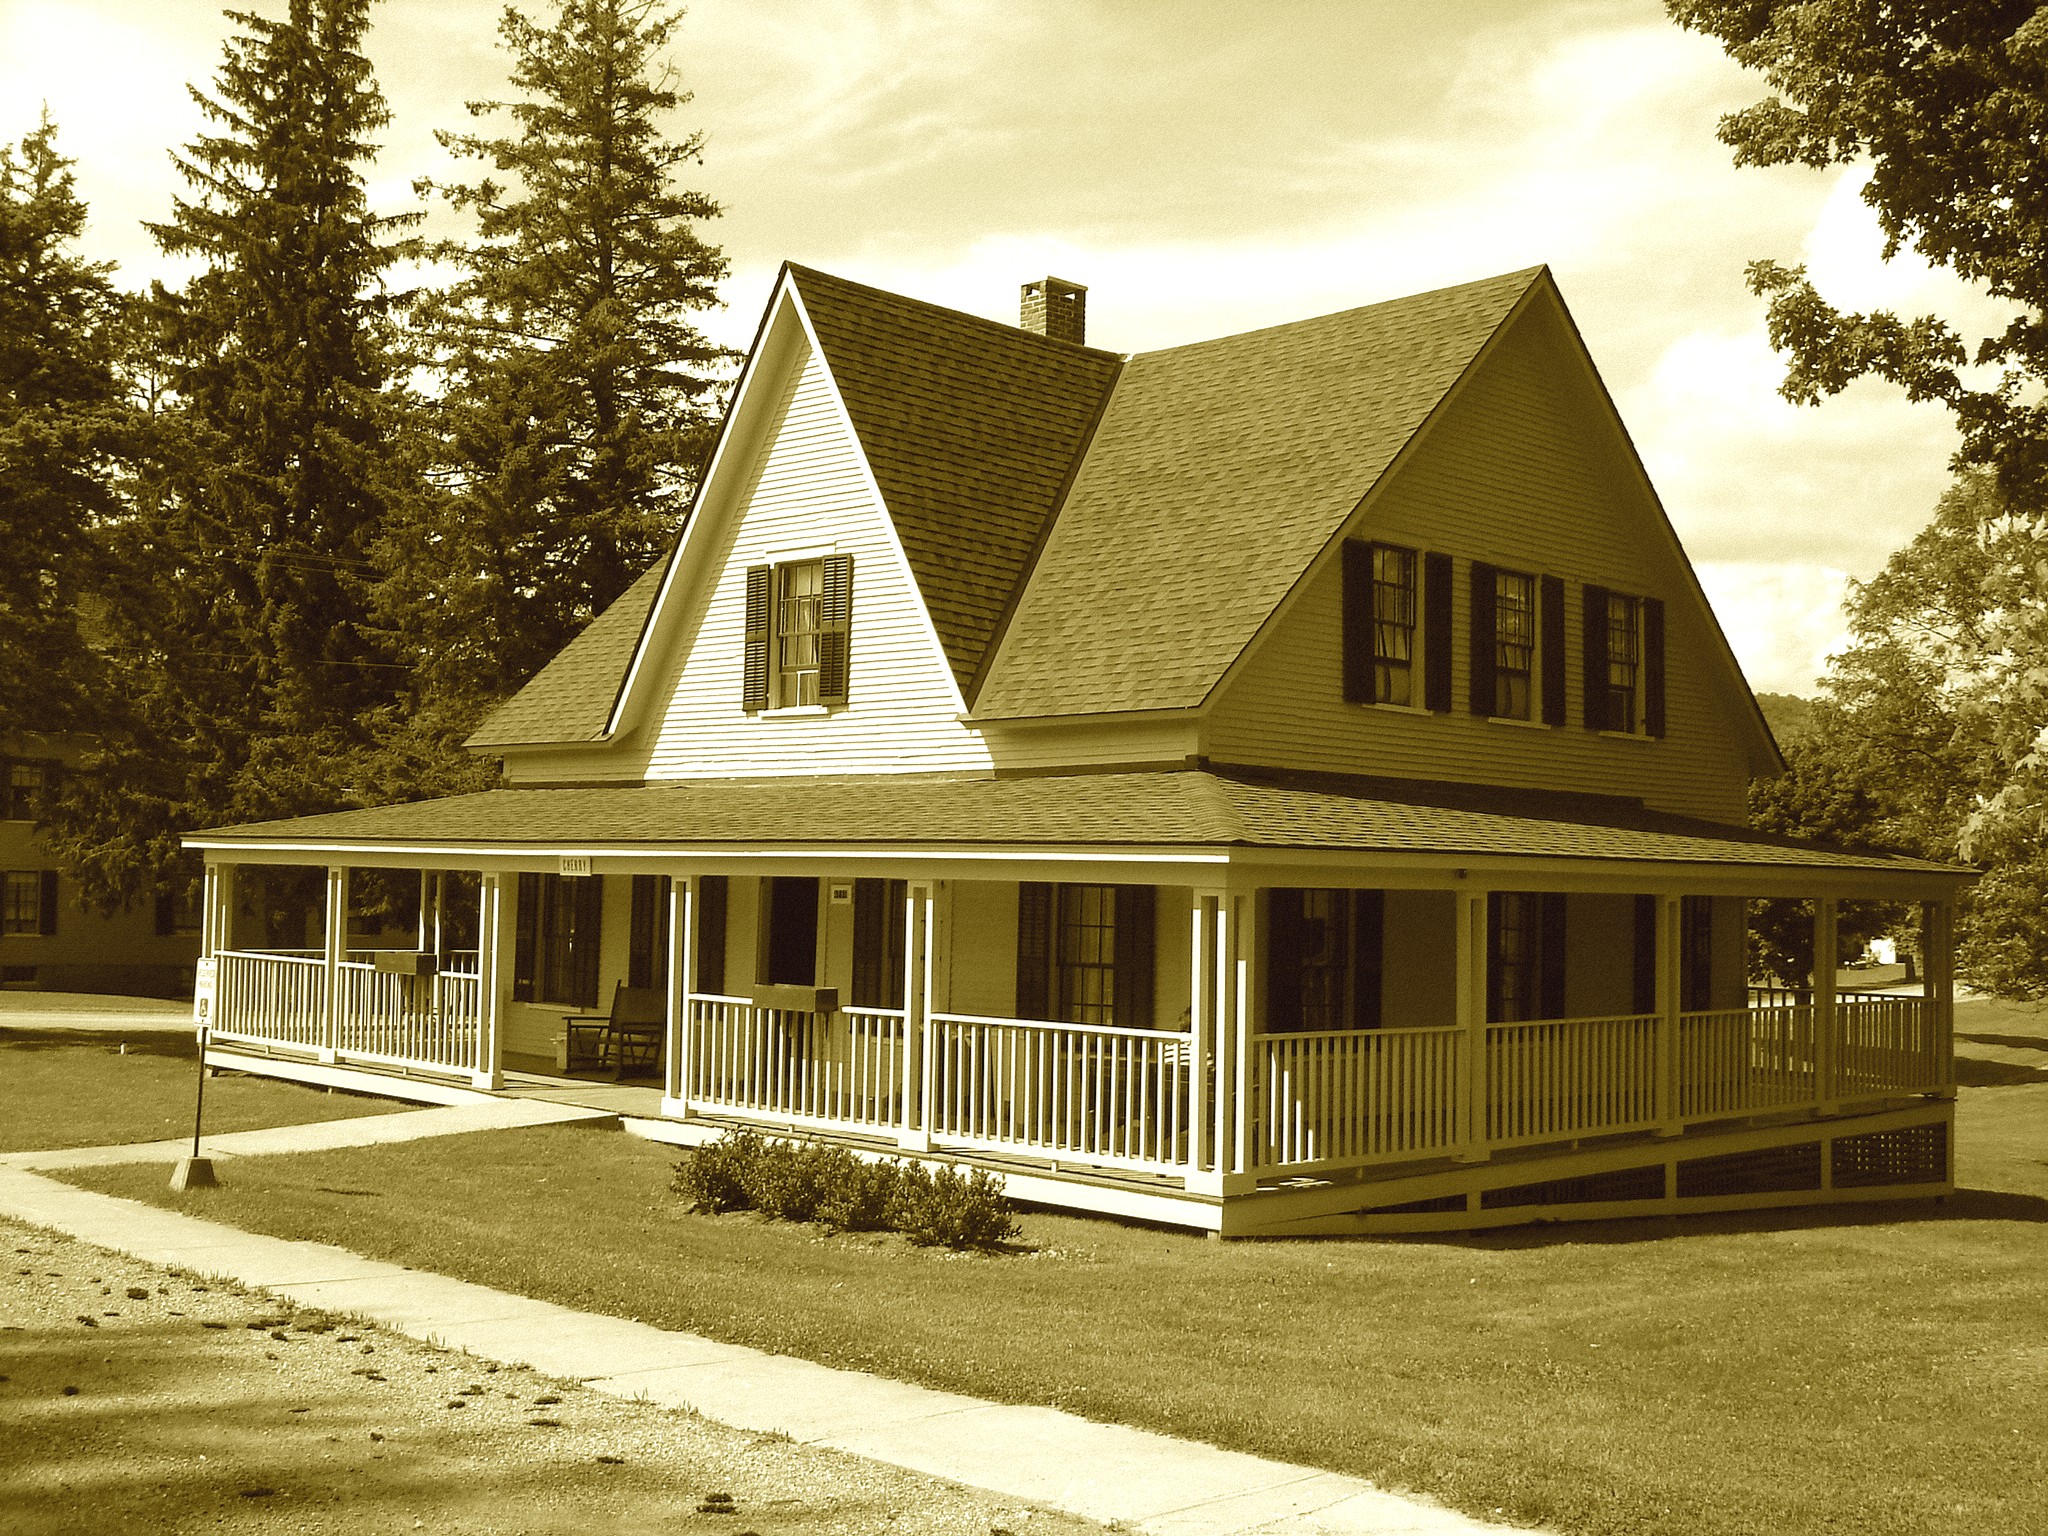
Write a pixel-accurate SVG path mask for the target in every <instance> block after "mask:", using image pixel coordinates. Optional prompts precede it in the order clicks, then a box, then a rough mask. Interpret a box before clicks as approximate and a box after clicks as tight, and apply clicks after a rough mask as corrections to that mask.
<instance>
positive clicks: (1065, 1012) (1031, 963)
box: [1017, 881, 1157, 1029]
mask: <svg viewBox="0 0 2048 1536" xmlns="http://www.w3.org/2000/svg"><path fill="white" fill-rule="evenodd" d="M1155 897H1156V893H1155V892H1154V890H1153V888H1152V887H1151V886H1149V885H1048V884H1041V883H1038V882H1035V881H1032V882H1026V883H1024V884H1022V885H1020V886H1019V887H1018V888H1017V1016H1018V1017H1019V1018H1025V1019H1051V1020H1056V1021H1058V1022H1060V1023H1063V1024H1114V1025H1121V1026H1124V1027H1126V1028H1137V1029H1150V1028H1151V1027H1152V1012H1153V1010H1152V973H1153V939H1154V933H1155V930H1156V927H1157V907H1156V904H1155Z"/></svg>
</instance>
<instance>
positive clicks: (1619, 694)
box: [1607, 592, 1641, 731]
mask: <svg viewBox="0 0 2048 1536" xmlns="http://www.w3.org/2000/svg"><path fill="white" fill-rule="evenodd" d="M1639 612H1640V604H1639V602H1638V600H1637V599H1635V598H1633V597H1624V596H1622V595H1621V594H1620V593H1618V592H1615V593H1610V594H1609V595H1608V598H1607V720H1608V725H1609V727H1610V728H1611V729H1613V730H1617V731H1633V730H1634V729H1635V728H1636V662H1637V658H1638V656H1639V655H1640V654H1641V651H1640V647H1639V645H1638V638H1637V623H1636V616H1637V614H1638V613H1639Z"/></svg>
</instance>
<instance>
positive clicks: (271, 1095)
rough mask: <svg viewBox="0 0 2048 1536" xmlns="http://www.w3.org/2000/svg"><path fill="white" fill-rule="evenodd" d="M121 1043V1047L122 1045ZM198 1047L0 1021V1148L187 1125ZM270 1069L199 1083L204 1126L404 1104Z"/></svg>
mask: <svg viewBox="0 0 2048 1536" xmlns="http://www.w3.org/2000/svg"><path fill="white" fill-rule="evenodd" d="M124 1045H125V1047H126V1052H127V1053H126V1054H125V1055H124V1054H122V1048H123V1046H124ZM198 1073H199V1048H198V1046H197V1045H196V1044H195V1043H194V1042H193V1039H192V1037H191V1035H190V1034H188V1033H184V1032H166V1031H163V1030H144V1031H137V1032H136V1033H134V1034H132V1035H128V1036H126V1037H123V1036H121V1035H119V1034H116V1033H113V1032H110V1031H104V1030H67V1029H61V1028H52V1029H41V1028H38V1029H7V1028H0V1152H29V1151H44V1150H48V1149H54V1148H60V1147H100V1146H112V1145H116V1144H121V1143H126V1142H134V1141H160V1140H163V1139H165V1138H167V1137H172V1136H190V1135H191V1134H192V1106H193V1099H194V1097H195V1093H196V1090H197V1088H198ZM411 1107H412V1106H410V1105H406V1104H394V1103H392V1102H391V1101H390V1100H388V1099H366V1098H358V1097H356V1096H354V1095H351V1094H345V1093H333V1094H330V1093H324V1092H322V1091H321V1090H319V1089H317V1088H305V1087H301V1086H300V1085H298V1084H296V1083H281V1082H277V1081H275V1080H273V1079H268V1078H256V1077H237V1076H227V1077H219V1078H214V1079H211V1080H210V1081H208V1083H207V1085H206V1125H205V1129H206V1131H207V1133H208V1134H212V1133H215V1132H219V1131H251V1130H259V1129H263V1128H265V1127H269V1126H274V1125H300V1124H305V1123H307V1122H309V1121H314V1120H348V1119H353V1118H355V1117H356V1116H358V1115H384V1114H390V1113H391V1112H392V1111H393V1110H400V1109H409V1108H411Z"/></svg>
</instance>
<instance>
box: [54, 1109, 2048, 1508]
mask: <svg viewBox="0 0 2048 1536" xmlns="http://www.w3.org/2000/svg"><path fill="white" fill-rule="evenodd" d="M2044 1117H2048V1086H2028V1087H2015V1088H2003V1089H1983V1090H1971V1091H1969V1092H1967V1093H1966V1094H1965V1097H1964V1103H1963V1106H1962V1114H1961V1125H1962V1135H1961V1146H1962V1155H1963V1158H1964V1159H1965V1161H1964V1164H1963V1167H1962V1178H1963V1182H1964V1183H1965V1184H1966V1185H1969V1186H1971V1187H1970V1188H1969V1189H1968V1190H1967V1191H1966V1192H1965V1193H1963V1194H1960V1195H1958V1196H1957V1197H1956V1198H1955V1199H1953V1200H1951V1201H1949V1202H1947V1204H1946V1205H1944V1206H1935V1205H1932V1204H1915V1205H1913V1206H1898V1207H1882V1208H1880V1207H1866V1208H1862V1209H1856V1210H1848V1211H1841V1210H1838V1211H1835V1212H1832V1213H1804V1214H1801V1213H1790V1214H1787V1213H1778V1214H1770V1215H1756V1216H1747V1217H1725V1218H1692V1219H1685V1220H1673V1221H1641V1222H1630V1223H1612V1224H1586V1225H1576V1226H1570V1227H1559V1228H1550V1229H1523V1230H1520V1231H1514V1232H1507V1233H1500V1234H1494V1235H1489V1236H1483V1237H1476V1238H1466V1239H1455V1240H1442V1239H1429V1240H1421V1239H1407V1240H1398V1241H1360V1242H1339V1241H1329V1240H1324V1241H1314V1242H1289V1243H1258V1244H1219V1243H1211V1242H1204V1241H1202V1240H1200V1239H1198V1238H1193V1237H1188V1236H1182V1235H1177V1234H1171V1233H1162V1232H1156V1231H1148V1230H1142V1229H1138V1228H1132V1227H1123V1226H1118V1225H1114V1224H1111V1223H1108V1222H1100V1221H1086V1220H1081V1219H1078V1218H1068V1217H1060V1216H1052V1215H1031V1216H1027V1217H1026V1219H1025V1222H1024V1229H1023V1239H1022V1240H1023V1245H1024V1251H1023V1252H1022V1253H1020V1254H1014V1255H1009V1256H996V1257H988V1256H955V1255H943V1256H942V1255H936V1254H933V1253H931V1252H928V1251H922V1250H915V1249H912V1248H910V1247H909V1246H908V1245H906V1244H904V1243H903V1242H902V1241H901V1240H900V1239H897V1238H890V1237H877V1236H840V1237H826V1236H824V1235H822V1234H821V1233H819V1232H818V1231H817V1230H816V1229H807V1228H792V1227H789V1226H786V1225H782V1224H774V1223H767V1222H762V1221H759V1220H756V1219H753V1218H748V1217H709V1216H693V1215H689V1214H686V1213H685V1212H684V1211H683V1210H682V1209H681V1207H680V1203H679V1202H678V1201H677V1200H676V1199H675V1198H674V1197H673V1196H671V1195H669V1194H668V1193H667V1190H666V1185H667V1183H668V1179H669V1174H670V1168H671V1164H672V1162H673V1160H674V1154H673V1153H672V1152H671V1151H670V1150H669V1149H666V1148H662V1147H658V1146H654V1145H650V1144H648V1143H645V1142H640V1141H636V1140H633V1139H631V1138H627V1137H623V1136H619V1135H616V1134H608V1133H605V1132H602V1131H595V1130H590V1129H587V1128H581V1127H575V1126H567V1127H548V1128H540V1129H535V1130H531V1131H519V1132H502V1133H490V1134H481V1135H473V1136H462V1137H450V1138H446V1139H442V1140H438V1141H434V1142H430V1143H420V1144H416V1145H411V1146H403V1147H390V1148H365V1149H360V1150H350V1151H339V1152H330V1153H320V1154H309V1155H305V1156H297V1157H279V1158H268V1159H263V1160H261V1161H250V1162H244V1163H238V1164H237V1165H236V1168H235V1170H234V1177H233V1179H232V1180H231V1183H230V1187H228V1188H225V1189H222V1190H218V1191H211V1192H206V1193H204V1194H203V1195H202V1196H198V1197H186V1198H185V1199H183V1200H181V1199H180V1198H179V1197H176V1196H172V1195H170V1194H169V1193H168V1192H167V1191H166V1190H165V1189H164V1188H163V1183H162V1179H161V1177H160V1175H159V1174H158V1173H157V1172H156V1171H155V1170H148V1171H137V1170H131V1169H106V1170H95V1171H89V1172H80V1173H77V1174H74V1175H69V1177H71V1178H72V1179H73V1181H74V1182H76V1183H79V1184H82V1185H86V1186H88V1187H91V1188H95V1189H101V1190H105V1191H108V1192H111V1193H116V1194H123V1195H130V1196H135V1197H138V1198H142V1199H147V1200H151V1201H154V1202H156V1203H158V1204H163V1205H172V1206H178V1207H180V1208H183V1209H189V1210H193V1211H195V1212H203V1213H204V1214H207V1215H210V1216H213V1217H215V1218H217V1219H220V1220H224V1221H229V1222H233V1223H235V1224H236V1225H239V1226H244V1227H248V1228H250V1229H252V1230H257V1231H263V1232H269V1233H274V1234H278V1235H283V1236H292V1237H306V1238H315V1239H318V1240H321V1241H324V1242H331V1243H338V1244H341V1245H343V1246H346V1247H350V1248H355V1249H357V1250H359V1251H363V1252H367V1253H373V1254H376V1255H378V1256H379V1257H382V1258H386V1259H391V1260H395V1261H397V1262H399V1263H404V1264H410V1265H414V1266H417V1267H421V1268H427V1269H433V1270H438V1271H441V1272H443V1273H447V1274H454V1275H459V1276H461V1277H463V1278H465V1279H469V1280H475V1281H480V1282H482V1283H485V1284H489V1285H495V1286H500V1287H502V1288H505V1289H507V1290H512V1291H518V1292H522V1293H525V1294H528V1295H534V1296H541V1297H545V1298H547V1299H550V1300H553V1301H557V1302H561V1303H564V1304H567V1305H569V1306H574V1307H579V1308H584V1309H588V1310H592V1311H600V1312H610V1313H614V1314H618V1315H621V1316H628V1317H634V1318H639V1319H641V1320H643V1321H647V1322H652V1323H657V1324H659V1325H661V1326H663V1327H669V1328H679V1329H689V1330H693V1331H697V1332H701V1333H705V1334H709V1335H711V1336H713V1337H717V1338H721V1339H729V1340H734V1341H737V1342H741V1343H746V1344H752V1345H756V1346H758V1347H761V1348H764V1349H770V1350H776V1351H780V1352H785V1353H789V1354H794V1355H799V1356H803V1357H806V1358H809V1359H814V1360H820V1361H824V1362H826V1363H828V1364H833V1365H842V1366H850V1367H858V1368H861V1369H866V1370H873V1371H877V1372H880V1373H882V1374H886V1375H892V1376H898V1377H904V1378H908V1379H911V1380H916V1381H921V1382H926V1383H929V1384H931V1385H934V1386H939V1387H945V1388H950V1389H953V1390H956V1391H962V1392H969V1393H974V1394H978V1395H981V1396H987V1397H994V1398H999V1399H1003V1400H1007V1401H1015V1402H1033V1403H1045V1404H1052V1405H1055V1406H1059V1407H1064V1408H1068V1409H1072V1410H1074V1411H1076V1412H1079V1413H1083V1414H1086V1415H1088V1416H1090V1417H1093V1418H1098V1419H1104V1420H1111V1421H1119V1422H1127V1423H1133V1424H1140V1425H1144V1426H1147V1427H1149V1428H1154V1429H1159V1430H1163V1431H1166V1432H1169V1433H1173V1434H1181V1435H1189V1436H1193V1437H1195V1438H1198V1439H1203V1440H1208V1441H1211V1442H1213V1443H1216V1444H1220V1445H1226V1446H1230V1447H1234V1448H1238V1449H1243V1450H1248V1451H1254V1452H1258V1453H1260V1454H1264V1455H1269V1456H1276V1457H1280V1458H1283V1459H1286V1460H1290V1461H1297V1462H1304V1463H1307V1464H1310V1465H1314V1466H1321V1467H1327V1468H1331V1469H1333V1470H1337V1471H1342V1472H1349V1473H1354V1474H1358V1475H1361V1476H1364V1477H1369V1478H1371V1479H1373V1480H1374V1481H1376V1482H1378V1483H1380V1484H1382V1485H1383V1486H1390V1487H1405V1488H1410V1489H1415V1490H1419V1491H1422V1492H1426V1493H1428V1494H1431V1495H1433V1496H1435V1497H1437V1498H1440V1499H1442V1500H1443V1501H1444V1502H1446V1503H1449V1504H1452V1505H1454V1506H1456V1507H1459V1508H1461V1509H1464V1510H1467V1511H1469V1512H1471V1513H1474V1514H1478V1515H1482V1516H1500V1517H1505V1518H1510V1519H1515V1520H1522V1521H1529V1522H1536V1523H1543V1524H1547V1525H1550V1526H1552V1527H1553V1528H1555V1529H1558V1530H1561V1531H1567V1532H1575V1533H1578V1532H1583V1533H1588V1536H1595V1533H1597V1536H1621V1533H1644V1532H1671V1533H1679V1532H1683V1533H1686V1536H1736V1533H1750V1532H1757V1531H1769V1532H1773V1533H1779V1536H1805V1533H1820V1532H1841V1531H1844V1530H1853V1531H1857V1532H1860V1533H1867V1536H1909V1533H1910V1536H1925V1533H1934V1532H1947V1531H1953V1532H1969V1533H1971V1536H1992V1533H2004V1532H2012V1533H2020V1532H2028V1533H2033V1532H2038V1531H2040V1530H2043V1529H2048V1444H2044V1441H2043V1438H2042V1437H2041V1436H2040V1435H2039V1433H2038V1430H2037V1425H2036V1416H2037V1409H2038V1405H2039V1403H2040V1402H2041V1401H2043V1400H2044V1399H2048V1262H2044V1261H2048V1198H2044V1197H2048V1172H2044V1164H2043V1162H2042V1157H2043V1146H2044V1139H2048V1138H2044V1135H2043V1132H2042V1130H2041V1129H2040V1127H2041V1126H2042V1125H2043V1124H2044ZM479 1191H488V1192H489V1197H488V1198H487V1199H480V1198H479V1196H478V1192H479Z"/></svg>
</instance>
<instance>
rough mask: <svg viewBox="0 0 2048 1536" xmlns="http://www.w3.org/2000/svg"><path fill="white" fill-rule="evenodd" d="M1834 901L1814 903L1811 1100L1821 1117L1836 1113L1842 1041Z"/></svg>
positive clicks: (1821, 899)
mask: <svg viewBox="0 0 2048 1536" xmlns="http://www.w3.org/2000/svg"><path fill="white" fill-rule="evenodd" d="M1835 938H1836V924H1835V899H1834V897H1832V896H1816V897H1814V899H1813V1096H1814V1099H1815V1101H1816V1105H1817V1107H1818V1108H1819V1110H1820V1112H1821V1113H1822V1114H1824V1115H1830V1114H1833V1113H1834V1111H1835V1063H1836V1061H1837V1059H1838V1057H1839V1055H1840V1049H1841V1040H1840V1038H1839V1034H1838V1029H1837V1022H1838V1021H1837V1010H1836V1008H1835Z"/></svg>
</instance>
